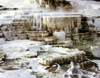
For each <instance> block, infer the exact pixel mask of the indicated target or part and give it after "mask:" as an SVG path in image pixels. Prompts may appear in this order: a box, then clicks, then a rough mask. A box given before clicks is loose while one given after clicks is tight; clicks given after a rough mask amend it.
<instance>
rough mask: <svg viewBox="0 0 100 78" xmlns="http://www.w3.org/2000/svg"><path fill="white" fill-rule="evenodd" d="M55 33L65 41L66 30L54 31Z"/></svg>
mask: <svg viewBox="0 0 100 78" xmlns="http://www.w3.org/2000/svg"><path fill="white" fill-rule="evenodd" d="M53 35H54V36H56V37H57V38H58V39H59V40H61V41H65V35H66V33H65V31H60V32H57V31H54V32H53Z"/></svg>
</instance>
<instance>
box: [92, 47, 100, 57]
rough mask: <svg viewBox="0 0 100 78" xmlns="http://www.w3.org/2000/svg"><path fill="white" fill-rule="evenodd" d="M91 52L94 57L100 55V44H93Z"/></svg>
mask: <svg viewBox="0 0 100 78" xmlns="http://www.w3.org/2000/svg"><path fill="white" fill-rule="evenodd" d="M91 52H92V54H93V55H94V57H100V47H99V46H91Z"/></svg>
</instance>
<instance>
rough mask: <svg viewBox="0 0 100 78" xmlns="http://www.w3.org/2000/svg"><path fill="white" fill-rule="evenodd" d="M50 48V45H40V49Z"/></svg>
mask: <svg viewBox="0 0 100 78" xmlns="http://www.w3.org/2000/svg"><path fill="white" fill-rule="evenodd" d="M50 48H52V46H51V45H42V46H41V49H42V50H50Z"/></svg>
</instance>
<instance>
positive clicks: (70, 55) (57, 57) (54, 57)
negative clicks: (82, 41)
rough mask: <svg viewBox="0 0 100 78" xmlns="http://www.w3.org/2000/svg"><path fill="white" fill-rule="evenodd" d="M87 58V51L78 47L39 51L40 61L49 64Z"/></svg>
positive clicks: (78, 60) (79, 60)
mask: <svg viewBox="0 0 100 78" xmlns="http://www.w3.org/2000/svg"><path fill="white" fill-rule="evenodd" d="M85 59H86V58H85V52H84V51H79V50H78V49H68V48H52V49H51V50H50V51H47V52H40V53H38V62H39V63H40V64H43V65H49V66H51V65H53V64H55V63H58V64H63V63H70V62H71V61H73V62H76V63H77V62H81V61H84V60H85Z"/></svg>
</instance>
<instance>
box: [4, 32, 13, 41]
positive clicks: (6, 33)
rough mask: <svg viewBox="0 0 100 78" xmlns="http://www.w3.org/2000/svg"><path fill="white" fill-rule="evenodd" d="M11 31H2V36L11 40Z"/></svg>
mask: <svg viewBox="0 0 100 78" xmlns="http://www.w3.org/2000/svg"><path fill="white" fill-rule="evenodd" d="M11 33H12V32H11V31H6V32H4V36H5V39H6V40H11Z"/></svg>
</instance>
